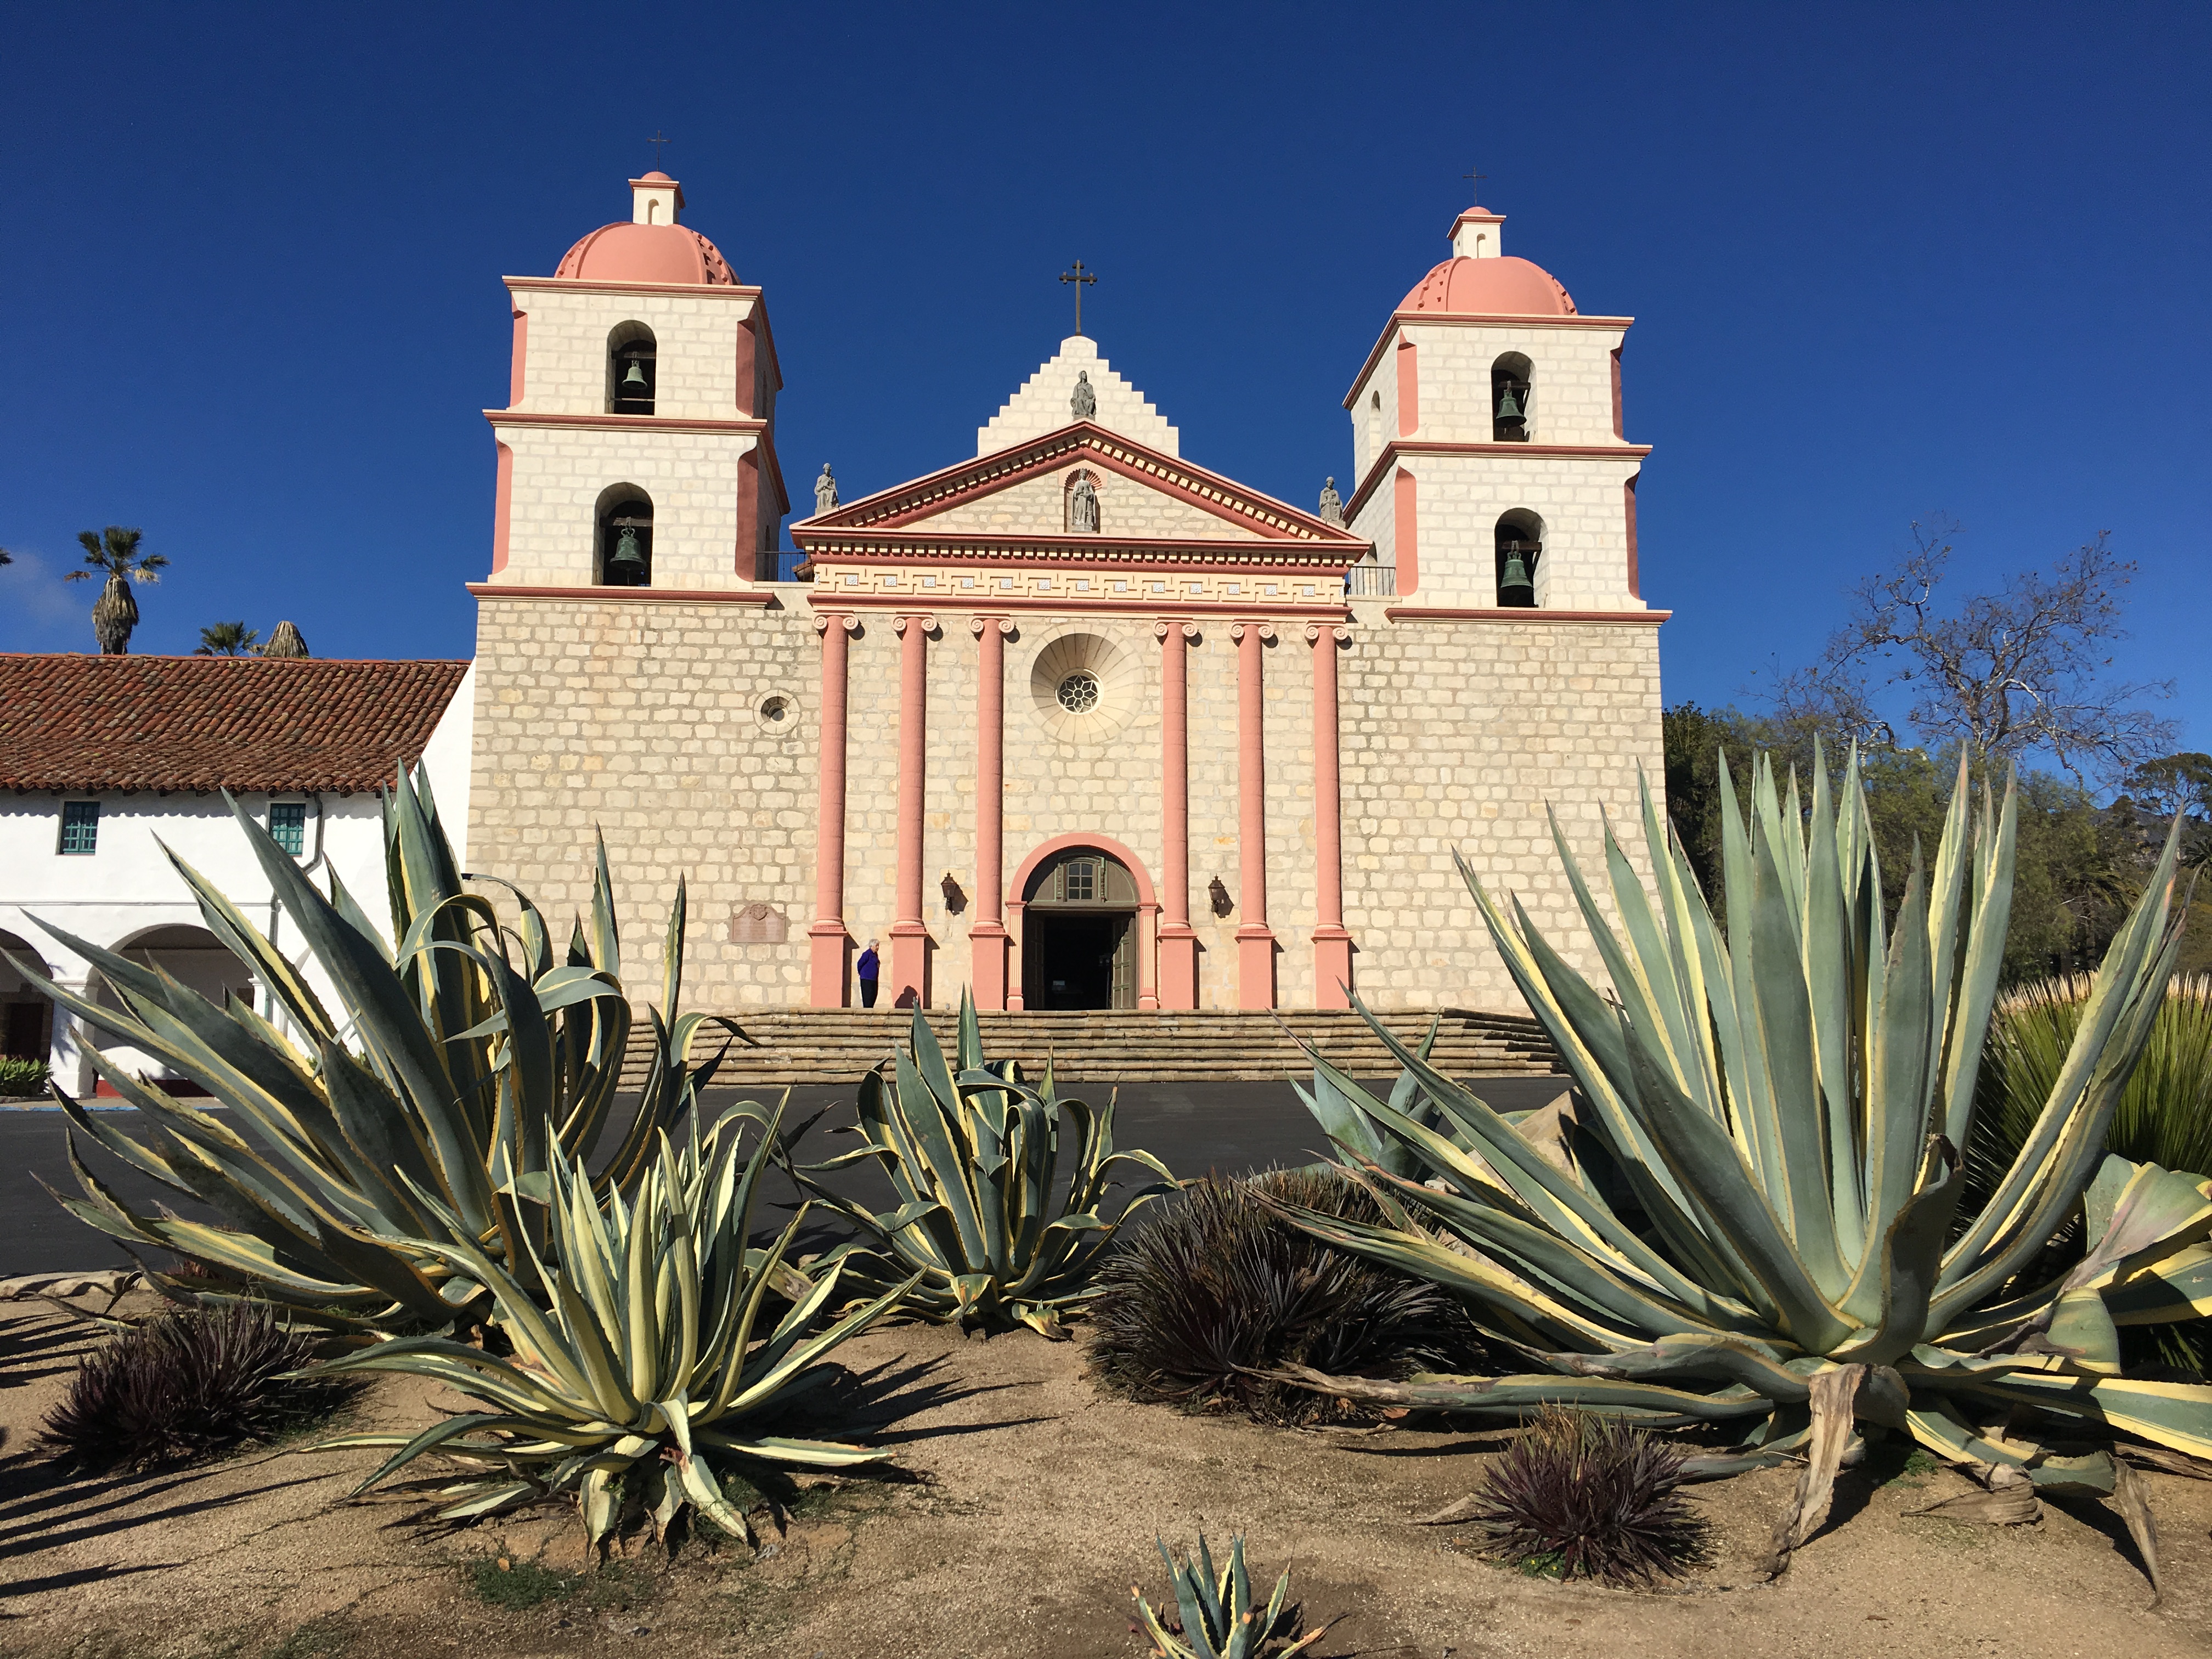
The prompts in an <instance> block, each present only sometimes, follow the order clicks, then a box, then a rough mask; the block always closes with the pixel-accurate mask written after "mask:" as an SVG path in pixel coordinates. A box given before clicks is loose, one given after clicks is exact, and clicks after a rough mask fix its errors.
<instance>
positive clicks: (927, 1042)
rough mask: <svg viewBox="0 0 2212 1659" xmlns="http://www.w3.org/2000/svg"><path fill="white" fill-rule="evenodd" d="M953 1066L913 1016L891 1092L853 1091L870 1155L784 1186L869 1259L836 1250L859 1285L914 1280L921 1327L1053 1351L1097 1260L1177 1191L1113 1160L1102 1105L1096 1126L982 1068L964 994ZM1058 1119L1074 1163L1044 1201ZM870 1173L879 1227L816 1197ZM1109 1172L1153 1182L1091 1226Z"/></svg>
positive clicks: (832, 1163) (849, 1156) (1049, 1094)
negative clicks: (999, 1333) (885, 1204)
mask: <svg viewBox="0 0 2212 1659" xmlns="http://www.w3.org/2000/svg"><path fill="white" fill-rule="evenodd" d="M893 1060H894V1066H895V1072H896V1075H895V1077H894V1079H892V1080H891V1081H890V1082H889V1083H886V1082H885V1081H884V1078H883V1076H882V1075H881V1073H876V1072H871V1073H868V1075H867V1076H866V1077H865V1078H863V1079H861V1080H860V1119H859V1121H858V1123H856V1124H854V1125H852V1126H850V1127H848V1128H847V1129H846V1130H845V1131H844V1133H857V1134H859V1135H860V1136H861V1137H862V1138H863V1139H866V1141H867V1143H868V1144H867V1145H866V1146H863V1147H860V1148H859V1149H858V1150H856V1151H854V1152H846V1153H843V1154H842V1155H840V1156H839V1157H836V1158H830V1159H828V1160H827V1161H825V1162H823V1163H821V1164H807V1165H803V1166H799V1167H798V1168H797V1170H796V1171H795V1172H796V1174H797V1175H798V1176H799V1179H800V1181H801V1182H804V1183H805V1185H806V1187H807V1188H809V1189H810V1190H811V1191H813V1192H815V1193H817V1194H820V1195H821V1197H822V1198H823V1200H824V1202H825V1203H826V1205H827V1206H829V1208H831V1209H834V1210H836V1212H838V1213H839V1214H841V1215H842V1216H844V1217H846V1218H848V1220H850V1221H851V1222H852V1223H853V1224H854V1225H855V1226H857V1227H859V1228H860V1230H861V1231H862V1232H864V1233H865V1234H866V1235H867V1237H869V1238H870V1239H872V1240H873V1241H874V1243H875V1245H876V1246H878V1247H879V1248H878V1249H871V1248H869V1247H867V1246H866V1245H865V1244H859V1243H856V1244H854V1245H848V1246H845V1247H843V1254H844V1255H847V1256H848V1260H849V1263H850V1265H851V1267H853V1268H854V1270H855V1271H854V1277H855V1278H856V1279H861V1280H863V1281H864V1282H866V1283H871V1284H875V1285H881V1284H884V1283H887V1282H889V1281H890V1279H895V1278H896V1277H897V1276H898V1275H900V1274H902V1273H915V1274H918V1275H919V1278H918V1279H917V1280H916V1281H915V1285H914V1288H913V1289H912V1291H910V1292H909V1293H908V1296H907V1304H908V1307H909V1308H910V1309H912V1310H914V1311H915V1312H917V1313H920V1314H922V1315H923V1316H927V1317H928V1318H931V1319H936V1320H956V1319H957V1320H958V1321H959V1322H961V1323H962V1324H963V1326H980V1327H982V1328H1008V1327H1011V1326H1012V1324H1014V1323H1015V1322H1020V1323H1022V1324H1024V1325H1027V1326H1029V1327H1030V1328H1032V1329H1033V1330H1036V1331H1039V1332H1041V1333H1042V1334H1044V1335H1046V1336H1048V1337H1052V1338H1054V1339H1057V1338H1059V1337H1060V1336H1061V1335H1062V1334H1063V1333H1062V1331H1061V1329H1060V1319H1061V1316H1063V1315H1064V1314H1067V1313H1069V1312H1072V1311H1073V1310H1075V1309H1077V1308H1079V1307H1080V1306H1081V1305H1082V1304H1084V1303H1085V1302H1086V1301H1088V1300H1089V1299H1090V1298H1091V1297H1092V1296H1094V1295H1096V1294H1097V1291H1096V1289H1095V1288H1094V1287H1093V1286H1092V1285H1091V1284H1090V1282H1089V1281H1090V1275H1091V1267H1092V1266H1093V1265H1094V1262H1095V1259H1096V1257H1097V1253H1098V1250H1099V1248H1100V1247H1101V1246H1102V1245H1103V1244H1104V1243H1106V1241H1107V1240H1108V1239H1109V1238H1111V1237H1113V1236H1114V1232H1115V1229H1116V1228H1118V1227H1119V1226H1120V1225H1121V1222H1122V1221H1124V1220H1127V1218H1128V1217H1129V1216H1130V1215H1131V1214H1132V1213H1133V1212H1135V1210H1136V1209H1137V1207H1138V1206H1139V1205H1141V1204H1143V1203H1145V1202H1146V1200H1149V1199H1151V1198H1152V1197H1154V1196H1155V1195H1157V1194H1159V1193H1161V1192H1164V1191H1167V1190H1170V1189H1171V1188H1173V1187H1174V1185H1175V1177H1174V1176H1171V1175H1170V1174H1169V1173H1168V1170H1167V1166H1166V1165H1165V1164H1162V1163H1161V1162H1160V1161H1159V1159H1158V1158H1154V1157H1153V1156H1152V1154H1151V1153H1150V1152H1115V1150H1114V1106H1113V1103H1112V1101H1111V1100H1109V1101H1108V1103H1107V1104H1106V1109H1104V1110H1103V1111H1097V1112H1094V1111H1093V1110H1092V1109H1091V1108H1090V1107H1089V1106H1087V1105H1085V1103H1083V1102H1082V1101H1079V1100H1076V1099H1073V1098H1066V1099H1063V1098H1062V1097H1060V1096H1059V1095H1058V1094H1057V1093H1055V1092H1054V1089H1053V1085H1052V1068H1051V1067H1050V1066H1047V1067H1046V1068H1045V1075H1044V1083H1043V1086H1042V1089H1031V1088H1030V1087H1028V1086H1027V1085H1024V1083H1023V1082H1022V1080H1021V1077H1020V1068H1019V1066H1018V1064H1017V1063H1016V1062H1015V1061H1013V1060H995V1061H986V1060H984V1058H983V1040H982V1035H981V1030H980V1028H979V1027H978V1025H977V1023H976V1019H975V1002H974V1000H972V999H971V998H970V997H969V995H968V994H967V993H965V992H964V991H963V993H962V994H961V998H960V1036H959V1052H958V1054H957V1060H958V1062H959V1071H958V1073H957V1074H956V1073H954V1072H953V1071H952V1069H951V1067H949V1066H947V1065H946V1064H945V1051H944V1050H943V1049H942V1048H939V1045H938V1042H937V1038H936V1036H935V1035H934V1034H933V1032H932V1031H931V1030H930V1029H929V1022H928V1021H927V1020H926V1019H925V1018H922V1014H921V1010H920V1009H919V1008H917V1009H916V1010H915V1015H914V1031H913V1036H912V1038H911V1042H910V1048H909V1051H908V1053H903V1054H895V1055H894V1056H893ZM1062 1113H1065V1114H1066V1116H1067V1118H1068V1119H1069V1120H1070V1121H1071V1122H1072V1123H1073V1127H1074V1131H1075V1134H1076V1136H1077V1138H1078V1140H1079V1150H1078V1151H1077V1152H1076V1155H1075V1167H1074V1170H1073V1176H1072V1179H1070V1180H1069V1182H1068V1184H1067V1188H1066V1191H1065V1192H1063V1193H1061V1194H1060V1196H1059V1197H1058V1199H1057V1200H1055V1199H1054V1188H1056V1187H1058V1186H1059V1185H1060V1178H1061V1177H1060V1117H1061V1114H1062ZM867 1162H875V1163H878V1164H881V1165H882V1167H883V1170H884V1174H885V1175H886V1176H889V1177H890V1183H891V1187H892V1188H893V1190H894V1191H895V1192H896V1195H897V1197H898V1200H899V1205H898V1207H897V1208H896V1209H895V1210H889V1211H885V1212H883V1213H881V1214H878V1213H877V1212H873V1211H872V1210H869V1209H867V1208H866V1206H862V1205H860V1204H856V1203H854V1202H853V1201H852V1200H848V1199H845V1198H842V1197H840V1196H838V1195H837V1194H835V1193H833V1192H831V1191H830V1190H829V1188H827V1187H826V1186H824V1185H823V1181H822V1176H823V1175H824V1174H826V1173H829V1172H831V1171H835V1170H842V1169H845V1168H848V1167H849V1166H851V1165H854V1164H862V1163H867ZM1115 1164H1138V1165H1140V1166H1141V1167H1143V1168H1145V1169H1147V1170H1151V1171H1152V1173H1153V1174H1154V1175H1156V1176H1159V1177H1160V1179H1159V1180H1158V1182H1154V1183H1152V1185H1150V1186H1147V1187H1146V1188H1143V1189H1141V1190H1140V1191H1139V1192H1137V1193H1136V1194H1133V1195H1132V1196H1131V1198H1130V1200H1129V1202H1128V1204H1127V1206H1125V1207H1124V1209H1123V1210H1122V1212H1121V1217H1120V1218H1117V1219H1115V1220H1114V1221H1110V1222H1109V1221H1107V1220H1105V1219H1103V1218H1102V1216H1101V1215H1100V1213H1099V1212H1100V1209H1101V1206H1103V1203H1104V1200H1105V1198H1106V1194H1107V1190H1108V1188H1109V1187H1111V1186H1112V1185H1113V1184H1114V1183H1113V1182H1112V1181H1111V1180H1110V1179H1109V1171H1110V1170H1112V1169H1113V1167H1114V1166H1115Z"/></svg>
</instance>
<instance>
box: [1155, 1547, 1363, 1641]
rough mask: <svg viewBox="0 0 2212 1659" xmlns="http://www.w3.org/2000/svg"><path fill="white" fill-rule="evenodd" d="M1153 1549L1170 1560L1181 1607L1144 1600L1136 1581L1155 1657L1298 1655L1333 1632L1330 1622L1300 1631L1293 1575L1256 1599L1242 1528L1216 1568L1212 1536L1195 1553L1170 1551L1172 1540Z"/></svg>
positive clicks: (1170, 1579) (1172, 1581)
mask: <svg viewBox="0 0 2212 1659" xmlns="http://www.w3.org/2000/svg"><path fill="white" fill-rule="evenodd" d="M1152 1542H1153V1546H1154V1547H1155V1548H1157V1549H1158V1551H1159V1553H1160V1559H1161V1560H1162V1561H1163V1562H1164V1563H1165V1564H1166V1565H1167V1570H1168V1583H1169V1585H1170V1589H1172V1591H1173V1593H1174V1597H1175V1601H1174V1605H1173V1606H1172V1607H1168V1608H1165V1609H1164V1610H1156V1609H1155V1608H1154V1607H1152V1603H1151V1602H1149V1601H1146V1599H1145V1593H1144V1590H1143V1589H1142V1588H1141V1587H1140V1586H1139V1585H1136V1584H1132V1585H1130V1586H1129V1594H1130V1595H1131V1597H1132V1598H1133V1599H1134V1601H1136V1604H1137V1618H1138V1620H1139V1624H1140V1625H1141V1626H1142V1633H1143V1634H1144V1635H1145V1636H1146V1637H1148V1638H1150V1639H1151V1641H1152V1650H1153V1654H1154V1659H1295V1656H1296V1655H1298V1654H1301V1653H1304V1652H1306V1651H1308V1650H1310V1649H1311V1648H1312V1646H1313V1645H1314V1644H1315V1643H1316V1642H1318V1641H1320V1640H1321V1638H1322V1637H1324V1636H1326V1635H1327V1634H1328V1627H1329V1625H1330V1624H1334V1622H1335V1620H1329V1621H1328V1623H1327V1624H1322V1625H1319V1626H1316V1627H1315V1628H1313V1629H1312V1630H1310V1631H1308V1632H1305V1633H1304V1635H1300V1634H1299V1633H1298V1631H1297V1625H1298V1613H1299V1611H1300V1609H1299V1608H1298V1607H1297V1605H1296V1604H1295V1603H1293V1602H1291V1599H1290V1595H1291V1575H1290V1573H1289V1572H1288V1571H1285V1573H1284V1574H1283V1576H1282V1577H1280V1578H1278V1579H1277V1580H1276V1581H1275V1589H1274V1593H1273V1595H1270V1596H1269V1597H1268V1598H1267V1602H1266V1604H1265V1605H1264V1606H1262V1605H1261V1604H1258V1603H1255V1601H1253V1599H1252V1578H1251V1575H1250V1573H1249V1571H1247V1570H1246V1568H1245V1565H1244V1537H1243V1534H1242V1533H1239V1534H1236V1535H1235V1536H1233V1537H1231V1539H1230V1541H1229V1559H1228V1561H1227V1562H1226V1563H1225V1565H1223V1566H1222V1567H1221V1568H1220V1569H1219V1570H1218V1571H1217V1570H1216V1569H1215V1567H1214V1565H1213V1552H1212V1550H1210V1549H1208V1548H1207V1547H1206V1534H1204V1533H1200V1534H1199V1535H1198V1549H1197V1552H1196V1553H1195V1554H1186V1555H1183V1556H1181V1557H1177V1556H1176V1555H1173V1554H1170V1553H1169V1551H1168V1547H1167V1544H1166V1543H1165V1541H1163V1540H1161V1539H1158V1538H1155V1539H1154V1540H1153V1541H1152Z"/></svg>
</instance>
